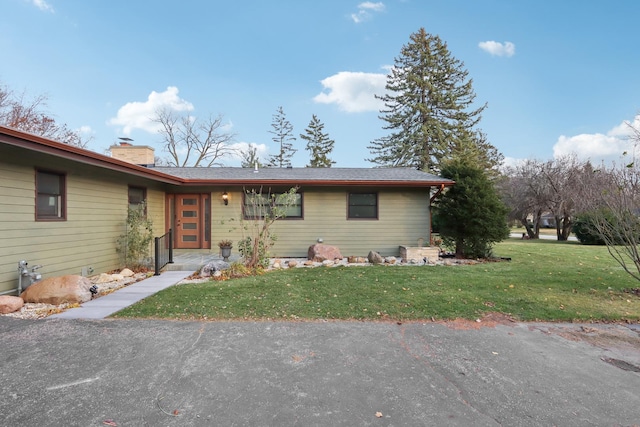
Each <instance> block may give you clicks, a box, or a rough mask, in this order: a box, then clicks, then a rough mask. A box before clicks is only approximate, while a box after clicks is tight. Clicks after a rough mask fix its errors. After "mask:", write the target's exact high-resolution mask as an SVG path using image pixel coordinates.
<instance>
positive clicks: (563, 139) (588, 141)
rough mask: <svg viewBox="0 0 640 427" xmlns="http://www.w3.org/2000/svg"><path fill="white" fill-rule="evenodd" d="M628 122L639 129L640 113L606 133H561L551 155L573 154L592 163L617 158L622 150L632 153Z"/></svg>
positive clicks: (555, 156) (631, 130) (621, 153)
mask: <svg viewBox="0 0 640 427" xmlns="http://www.w3.org/2000/svg"><path fill="white" fill-rule="evenodd" d="M630 124H631V125H632V126H633V127H634V128H635V129H640V115H637V116H635V117H634V119H633V122H631V123H629V122H627V121H624V122H622V123H621V124H619V125H617V126H615V127H614V128H612V129H611V130H610V131H608V132H607V133H606V134H603V133H592V134H586V133H583V134H580V135H574V136H565V135H561V136H560V137H559V138H558V141H557V142H556V144H555V145H554V146H553V157H554V158H558V157H562V156H565V155H569V154H575V155H576V156H577V157H578V158H579V159H581V160H591V161H592V162H593V163H598V162H605V163H609V162H612V161H616V160H619V159H620V158H621V156H622V155H623V153H624V152H627V153H629V154H632V153H633V151H634V141H633V140H632V139H630V136H631V135H632V134H633V129H632V128H631V127H630V126H629V125H630ZM635 154H640V153H635Z"/></svg>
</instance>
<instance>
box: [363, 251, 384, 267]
mask: <svg viewBox="0 0 640 427" xmlns="http://www.w3.org/2000/svg"><path fill="white" fill-rule="evenodd" d="M367 259H368V260H369V262H370V263H371V264H382V262H383V261H384V260H383V259H382V255H380V254H379V253H378V252H374V251H371V252H369V255H367Z"/></svg>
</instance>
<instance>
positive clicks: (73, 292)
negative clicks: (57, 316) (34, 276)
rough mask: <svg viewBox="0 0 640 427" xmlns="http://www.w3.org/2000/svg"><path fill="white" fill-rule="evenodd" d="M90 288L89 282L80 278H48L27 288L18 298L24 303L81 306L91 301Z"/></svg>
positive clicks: (73, 276) (69, 276)
mask: <svg viewBox="0 0 640 427" xmlns="http://www.w3.org/2000/svg"><path fill="white" fill-rule="evenodd" d="M91 286H92V284H91V280H89V279H88V278H86V277H82V276H77V275H68V276H61V277H50V278H47V279H44V280H41V281H39V282H37V283H34V284H33V285H31V286H29V287H28V288H27V289H26V290H25V291H24V292H23V293H22V294H20V297H21V298H22V299H23V300H24V301H25V302H34V303H44V304H53V305H59V304H64V303H69V304H81V303H83V302H87V301H89V300H90V299H91V292H90V291H89V288H90V287H91Z"/></svg>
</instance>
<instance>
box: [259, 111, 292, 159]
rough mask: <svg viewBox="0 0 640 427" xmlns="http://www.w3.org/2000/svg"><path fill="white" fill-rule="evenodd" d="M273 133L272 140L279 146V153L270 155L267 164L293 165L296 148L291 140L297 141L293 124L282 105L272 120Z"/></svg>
mask: <svg viewBox="0 0 640 427" xmlns="http://www.w3.org/2000/svg"><path fill="white" fill-rule="evenodd" d="M271 127H272V128H273V130H272V131H269V133H271V134H273V138H271V140H272V141H273V142H275V143H276V144H277V145H278V146H279V151H278V154H274V155H272V156H270V157H269V163H268V164H267V166H271V167H279V168H282V167H287V166H291V158H292V157H293V155H294V154H295V153H296V151H298V150H296V149H295V148H293V144H292V143H291V141H295V140H296V137H295V136H293V125H292V124H291V123H290V122H289V120H287V117H286V116H285V114H284V110H283V109H282V107H278V110H277V112H276V114H274V115H273V121H272V122H271Z"/></svg>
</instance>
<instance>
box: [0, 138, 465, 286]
mask: <svg viewBox="0 0 640 427" xmlns="http://www.w3.org/2000/svg"><path fill="white" fill-rule="evenodd" d="M112 156H113V157H108V156H104V155H101V154H97V153H94V152H92V151H88V150H84V149H81V148H78V147H74V146H70V145H67V144H62V143H59V142H56V141H52V140H48V139H46V138H41V137H38V136H34V135H31V134H27V133H24V132H21V131H18V130H15V129H10V128H6V127H0V293H3V292H5V293H6V291H9V290H11V289H14V288H16V287H17V280H18V261H19V260H22V259H24V260H27V261H28V262H29V264H30V265H34V264H41V265H44V268H43V269H42V273H43V275H44V276H45V277H51V276H56V275H63V274H97V273H101V272H105V271H110V270H114V269H116V268H118V267H121V260H120V256H119V254H118V253H117V252H116V241H117V239H118V237H119V236H121V235H123V234H124V233H125V230H126V227H125V220H126V217H127V208H128V207H129V206H130V205H136V204H138V203H140V202H142V201H146V203H147V215H148V216H149V217H150V218H151V219H152V221H153V225H154V235H155V236H160V235H162V234H164V233H165V231H167V230H168V229H169V228H172V229H173V230H174V247H175V248H176V249H185V250H192V251H199V250H202V251H207V252H209V251H215V252H217V251H218V248H217V244H216V243H217V241H219V240H222V239H230V240H232V241H234V242H237V241H238V240H240V239H241V238H242V237H243V236H244V235H245V233H246V231H244V228H245V227H244V226H245V225H247V224H250V223H251V222H252V221H254V220H255V218H252V217H251V209H250V206H248V197H245V194H246V192H247V191H251V190H256V191H260V190H261V191H262V193H263V194H267V193H268V192H270V193H272V194H273V193H280V192H284V191H287V190H289V189H290V188H292V187H298V194H299V195H298V196H297V199H296V203H295V205H294V206H291V207H290V208H289V211H288V214H287V217H286V218H284V219H282V220H278V221H277V222H276V223H275V224H274V225H273V227H272V230H273V232H274V233H275V235H277V241H276V244H275V246H274V247H273V250H272V254H273V256H278V257H305V256H306V255H307V249H308V248H309V246H310V245H312V244H314V243H316V242H317V241H318V239H322V241H323V242H324V243H326V244H331V245H335V246H337V247H339V248H340V250H341V252H342V254H343V255H345V256H346V255H361V256H366V255H367V253H368V252H369V251H370V250H375V251H378V252H380V253H381V254H383V255H397V254H398V253H399V246H400V245H409V246H416V245H418V242H419V241H423V242H429V241H430V225H431V216H430V206H431V196H432V194H433V192H434V191H439V190H441V189H443V188H444V187H445V186H450V185H453V181H450V180H446V179H443V178H440V177H437V176H435V175H432V174H428V173H424V172H420V171H416V170H414V169H409V168H263V169H259V170H254V169H250V168H218V167H216V168H171V167H154V166H153V158H154V157H153V149H151V148H149V147H140V146H131V145H129V144H122V145H120V146H114V147H112ZM116 157H118V158H116ZM120 159H127V160H128V161H125V160H120ZM132 162H135V163H139V164H135V163H132ZM141 165H145V166H141Z"/></svg>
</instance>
